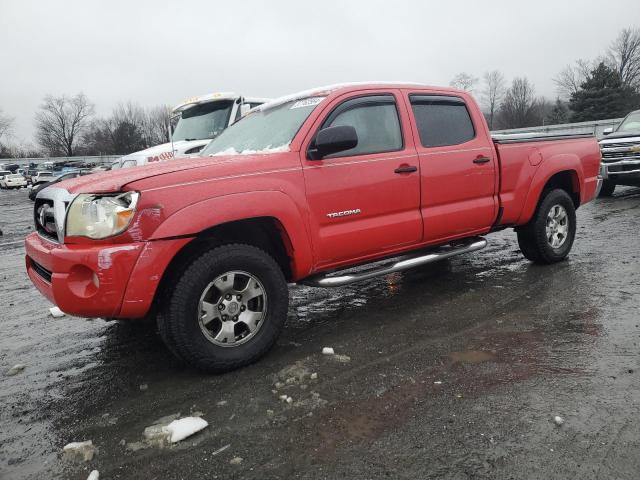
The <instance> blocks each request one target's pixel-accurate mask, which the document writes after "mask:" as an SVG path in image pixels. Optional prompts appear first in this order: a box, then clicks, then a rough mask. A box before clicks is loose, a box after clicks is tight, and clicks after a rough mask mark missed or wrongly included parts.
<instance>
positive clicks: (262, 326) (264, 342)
mask: <svg viewBox="0 0 640 480" xmlns="http://www.w3.org/2000/svg"><path fill="white" fill-rule="evenodd" d="M288 306H289V291H288V288H287V282H286V280H285V278H284V275H283V273H282V270H281V269H280V267H279V266H278V264H277V263H276V261H275V260H274V259H273V258H272V257H271V256H270V255H268V254H267V253H266V252H264V251H262V250H260V249H258V248H256V247H253V246H250V245H241V244H233V245H223V246H220V247H216V248H213V249H212V250H209V251H208V252H206V253H204V254H202V255H201V256H200V257H198V258H196V259H195V260H193V261H192V262H191V264H190V265H189V266H188V267H187V268H186V269H185V270H184V273H183V274H182V275H181V276H180V277H179V278H178V280H177V283H176V284H175V287H174V288H173V291H171V292H170V293H169V298H168V299H167V300H166V302H165V305H164V306H163V308H162V311H161V313H160V315H158V330H159V332H160V335H161V336H162V338H163V340H164V341H165V343H166V344H167V346H168V347H169V349H170V350H171V351H172V352H174V353H175V354H176V355H177V356H178V357H180V358H181V359H183V360H185V361H186V362H187V363H189V364H191V365H193V366H195V367H196V368H199V369H201V370H204V371H207V372H224V371H228V370H233V369H235V368H238V367H241V366H244V365H247V364H249V363H252V362H254V361H256V360H257V359H258V358H260V357H261V356H262V355H264V354H265V353H266V352H267V351H268V350H269V349H270V348H271V347H272V346H273V344H274V343H275V341H276V339H277V337H278V335H279V334H280V331H281V329H282V327H283V325H284V322H285V320H286V317H287V310H288Z"/></svg>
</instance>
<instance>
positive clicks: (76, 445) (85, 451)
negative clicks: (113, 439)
mask: <svg viewBox="0 0 640 480" xmlns="http://www.w3.org/2000/svg"><path fill="white" fill-rule="evenodd" d="M62 451H63V452H64V453H65V455H67V456H70V457H76V458H82V459H83V460H84V461H85V462H86V461H89V460H91V459H93V455H94V454H95V453H96V448H95V447H94V446H93V442H92V441H91V440H86V441H84V442H71V443H68V444H66V445H65V446H64V447H63V449H62Z"/></svg>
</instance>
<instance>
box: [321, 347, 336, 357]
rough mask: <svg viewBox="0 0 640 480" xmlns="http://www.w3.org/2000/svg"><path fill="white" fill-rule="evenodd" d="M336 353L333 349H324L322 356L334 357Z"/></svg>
mask: <svg viewBox="0 0 640 480" xmlns="http://www.w3.org/2000/svg"><path fill="white" fill-rule="evenodd" d="M334 353H336V352H335V351H334V350H333V348H331V347H324V348H323V349H322V354H323V355H333V354H334Z"/></svg>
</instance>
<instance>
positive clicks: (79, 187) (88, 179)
mask: <svg viewBox="0 0 640 480" xmlns="http://www.w3.org/2000/svg"><path fill="white" fill-rule="evenodd" d="M234 161H236V162H237V161H238V156H234V155H230V156H219V157H195V158H178V159H175V160H168V161H166V162H158V163H151V164H149V165H143V166H140V167H135V168H123V169H120V170H111V171H109V172H100V173H94V174H91V175H86V176H83V177H77V178H73V179H70V180H64V181H62V182H60V183H59V184H58V185H57V186H59V187H60V188H64V189H66V190H67V191H68V192H70V193H108V192H119V191H121V190H122V189H123V188H124V187H125V186H126V185H127V184H129V183H132V182H136V181H138V180H144V179H146V178H150V177H156V176H158V175H166V174H168V173H172V172H178V171H184V170H193V169H196V168H203V167H210V166H213V165H216V164H219V165H222V164H226V163H230V162H234Z"/></svg>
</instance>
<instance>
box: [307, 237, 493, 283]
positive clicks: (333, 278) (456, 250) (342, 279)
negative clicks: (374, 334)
mask: <svg viewBox="0 0 640 480" xmlns="http://www.w3.org/2000/svg"><path fill="white" fill-rule="evenodd" d="M486 246H487V241H486V240H485V239H484V238H482V237H474V238H471V239H469V240H467V241H464V242H462V243H455V244H452V245H448V246H445V247H440V248H437V249H434V250H431V251H427V252H425V251H422V252H421V253H420V254H418V255H416V254H414V255H405V256H403V257H400V258H396V259H394V261H393V262H391V263H390V262H387V263H384V264H382V265H379V266H376V267H373V268H370V269H368V270H364V271H355V272H352V273H346V272H348V271H351V270H353V267H351V268H348V269H344V270H342V271H338V272H331V273H328V274H321V275H314V276H312V277H309V278H306V279H304V280H302V281H301V282H300V283H302V284H304V285H309V286H311V287H342V286H343V285H348V284H350V283H354V282H359V281H361V280H368V279H369V278H373V277H378V276H380V275H387V274H389V273H394V272H401V271H403V270H407V269H409V268H413V267H419V266H420V265H426V264H427V263H433V262H437V261H438V260H444V259H445V258H449V257H454V256H456V255H461V254H463V253H470V252H475V251H476V250H481V249H483V248H484V247H486ZM375 263H380V262H379V261H378V262H375ZM341 272H342V273H341Z"/></svg>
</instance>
